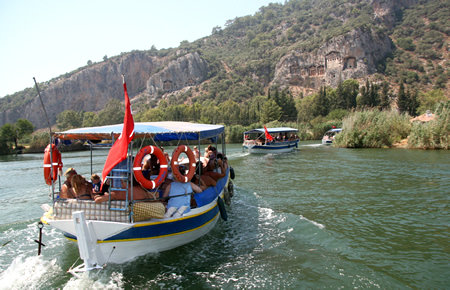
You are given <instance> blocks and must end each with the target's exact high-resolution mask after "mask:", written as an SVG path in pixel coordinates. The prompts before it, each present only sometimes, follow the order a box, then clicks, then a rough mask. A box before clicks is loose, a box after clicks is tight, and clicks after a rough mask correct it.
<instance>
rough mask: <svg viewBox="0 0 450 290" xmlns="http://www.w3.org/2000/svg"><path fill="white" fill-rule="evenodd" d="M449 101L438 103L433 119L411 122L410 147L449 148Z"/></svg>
mask: <svg viewBox="0 0 450 290" xmlns="http://www.w3.org/2000/svg"><path fill="white" fill-rule="evenodd" d="M449 134H450V101H447V102H445V103H439V104H438V106H437V108H436V111H435V119H434V120H433V121H430V122H427V123H420V122H416V123H414V124H413V126H412V129H411V133H410V135H409V138H408V146H409V147H410V148H419V149H447V150H448V149H449V148H450V136H449Z"/></svg>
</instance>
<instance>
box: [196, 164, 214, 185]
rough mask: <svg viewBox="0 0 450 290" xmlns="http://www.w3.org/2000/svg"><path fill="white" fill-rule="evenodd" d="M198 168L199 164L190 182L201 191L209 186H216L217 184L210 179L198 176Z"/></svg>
mask: <svg viewBox="0 0 450 290" xmlns="http://www.w3.org/2000/svg"><path fill="white" fill-rule="evenodd" d="M200 166H201V163H200V162H197V166H196V169H195V174H194V177H192V182H193V183H195V184H197V185H198V186H200V188H201V189H202V191H205V190H206V189H207V188H208V187H210V186H216V184H217V182H216V181H215V180H214V179H213V178H212V177H210V176H207V175H204V174H203V173H202V174H200ZM202 172H204V169H202Z"/></svg>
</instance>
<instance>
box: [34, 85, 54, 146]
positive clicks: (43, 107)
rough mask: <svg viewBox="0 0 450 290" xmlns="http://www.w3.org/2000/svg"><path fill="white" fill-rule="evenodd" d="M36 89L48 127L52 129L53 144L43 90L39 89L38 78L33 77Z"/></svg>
mask: <svg viewBox="0 0 450 290" xmlns="http://www.w3.org/2000/svg"><path fill="white" fill-rule="evenodd" d="M33 80H34V84H35V86H36V90H37V92H38V96H39V100H40V101H41V105H42V109H43V110H44V114H45V118H46V119H47V125H48V129H49V131H50V144H52V127H51V126H50V120H49V119H48V115H47V111H46V110H45V106H44V102H43V101H42V97H41V92H40V91H39V86H38V84H37V82H36V78H35V77H33Z"/></svg>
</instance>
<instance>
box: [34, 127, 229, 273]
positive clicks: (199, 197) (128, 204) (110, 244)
mask: <svg viewBox="0 0 450 290" xmlns="http://www.w3.org/2000/svg"><path fill="white" fill-rule="evenodd" d="M122 128H123V124H119V125H111V126H101V127H90V128H80V129H73V130H68V131H65V132H59V133H54V134H53V136H52V139H53V140H108V139H109V140H111V137H113V140H114V139H115V138H117V137H119V135H120V133H121V132H122ZM137 138H147V139H149V140H154V141H155V142H157V141H171V140H177V141H178V142H180V141H181V142H188V141H189V142H194V143H196V144H198V145H197V146H199V147H200V141H201V140H204V139H209V140H215V142H216V146H217V140H218V139H221V140H222V148H221V150H222V153H224V154H225V143H224V126H221V125H207V124H195V123H187V122H146V123H135V124H134V139H133V140H136V139H137ZM197 142H198V143H197ZM140 143H141V142H139V143H137V144H140ZM132 144H133V141H131V143H130V145H129V146H128V159H126V160H127V166H126V168H127V169H126V170H125V172H126V177H125V178H127V179H128V180H130V179H131V180H132V178H130V177H131V176H132V174H133V171H134V173H135V176H136V170H137V169H136V167H135V165H133V166H132V163H133V162H132V160H133V156H134V155H135V154H133V146H132ZM94 146H95V144H93V145H91V147H94ZM141 150H143V148H142V149H141ZM54 151H55V149H54ZM95 152H98V151H95ZM136 155H138V154H136ZM55 156H56V155H55ZM91 156H92V151H91ZM56 158H57V157H56ZM136 159H137V157H136ZM177 159H178V158H177ZM54 162H55V157H53V163H54ZM134 164H136V163H134ZM194 164H195V162H194ZM194 166H195V165H194ZM161 168H163V166H161ZM194 168H195V167H194ZM91 171H92V158H91ZM139 171H140V167H139ZM229 176H230V167H228V169H227V172H226V175H225V177H223V178H221V179H219V180H218V181H217V185H216V186H215V187H209V188H207V189H206V190H204V191H203V192H201V193H195V194H193V199H194V200H195V203H196V206H195V207H193V208H191V210H190V211H189V212H188V213H186V214H183V215H182V216H181V217H178V218H174V217H169V218H164V217H161V216H157V217H152V214H151V213H150V214H148V215H147V218H145V217H144V218H142V217H140V218H139V221H136V220H137V217H138V216H137V214H138V212H137V208H136V206H137V205H146V206H150V210H151V206H152V203H151V202H142V200H141V201H137V200H133V193H132V188H133V184H131V187H130V192H131V199H129V200H128V199H127V200H120V201H115V200H110V201H107V202H103V203H95V202H94V201H93V200H77V199H65V200H64V199H60V198H59V193H60V191H61V186H60V185H59V188H58V182H54V183H51V185H52V186H51V187H52V206H47V211H46V212H45V213H44V215H43V216H42V218H41V221H42V222H43V223H44V224H46V225H49V226H51V227H54V228H56V229H59V230H61V231H62V232H63V234H64V236H65V237H67V238H68V239H69V240H72V241H75V242H77V244H78V248H79V252H80V257H81V259H83V261H84V263H83V264H81V265H79V266H77V267H75V268H73V269H71V270H70V272H71V273H72V274H74V275H77V273H79V272H83V271H88V270H92V269H96V268H101V267H103V266H104V265H105V264H107V263H119V264H120V263H124V262H127V261H130V260H133V259H134V258H136V257H138V256H141V255H145V254H147V253H155V252H160V251H165V250H169V249H173V248H175V247H178V246H181V245H184V244H186V243H189V242H192V241H194V240H196V239H198V238H200V237H201V236H203V235H205V234H207V233H208V232H209V231H210V230H211V229H212V228H213V227H214V226H215V225H216V223H217V221H218V219H219V216H222V218H224V219H226V212H225V207H224V206H223V199H225V201H229V199H228V198H229V197H230V196H231V195H232V183H231V181H230V179H229ZM163 177H164V178H165V177H166V176H163ZM111 178H115V177H114V175H113V176H112V177H111ZM59 184H61V182H59ZM111 187H112V186H111ZM110 190H111V188H110ZM230 192H231V194H230ZM127 198H128V197H127ZM43 208H44V207H43Z"/></svg>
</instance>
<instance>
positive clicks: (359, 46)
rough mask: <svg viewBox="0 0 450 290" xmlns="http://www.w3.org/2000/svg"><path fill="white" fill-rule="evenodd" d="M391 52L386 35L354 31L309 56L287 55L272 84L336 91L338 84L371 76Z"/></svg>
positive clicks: (306, 54) (294, 52)
mask: <svg viewBox="0 0 450 290" xmlns="http://www.w3.org/2000/svg"><path fill="white" fill-rule="evenodd" d="M392 49H393V45H392V42H391V40H390V38H389V37H388V36H387V35H378V34H375V33H374V32H372V31H364V30H354V31H351V32H349V33H347V34H345V35H341V36H338V37H335V38H333V39H331V40H330V41H328V42H327V43H325V44H323V45H322V46H321V47H320V48H319V49H318V50H317V51H315V52H313V53H302V52H298V51H292V52H290V53H288V54H287V55H285V56H284V57H282V58H281V59H280V61H279V62H278V63H277V65H276V68H275V75H274V79H273V81H272V84H277V85H279V86H281V87H291V88H292V87H298V88H302V89H304V90H307V89H314V90H315V89H318V88H320V87H321V86H324V85H326V86H332V87H336V86H337V85H338V83H339V81H344V80H346V79H350V78H352V79H358V78H362V77H365V76H367V75H369V74H372V73H374V72H375V68H376V64H377V62H378V61H380V60H382V59H383V58H384V57H385V56H386V55H387V54H388V53H389V52H391V51H392Z"/></svg>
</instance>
